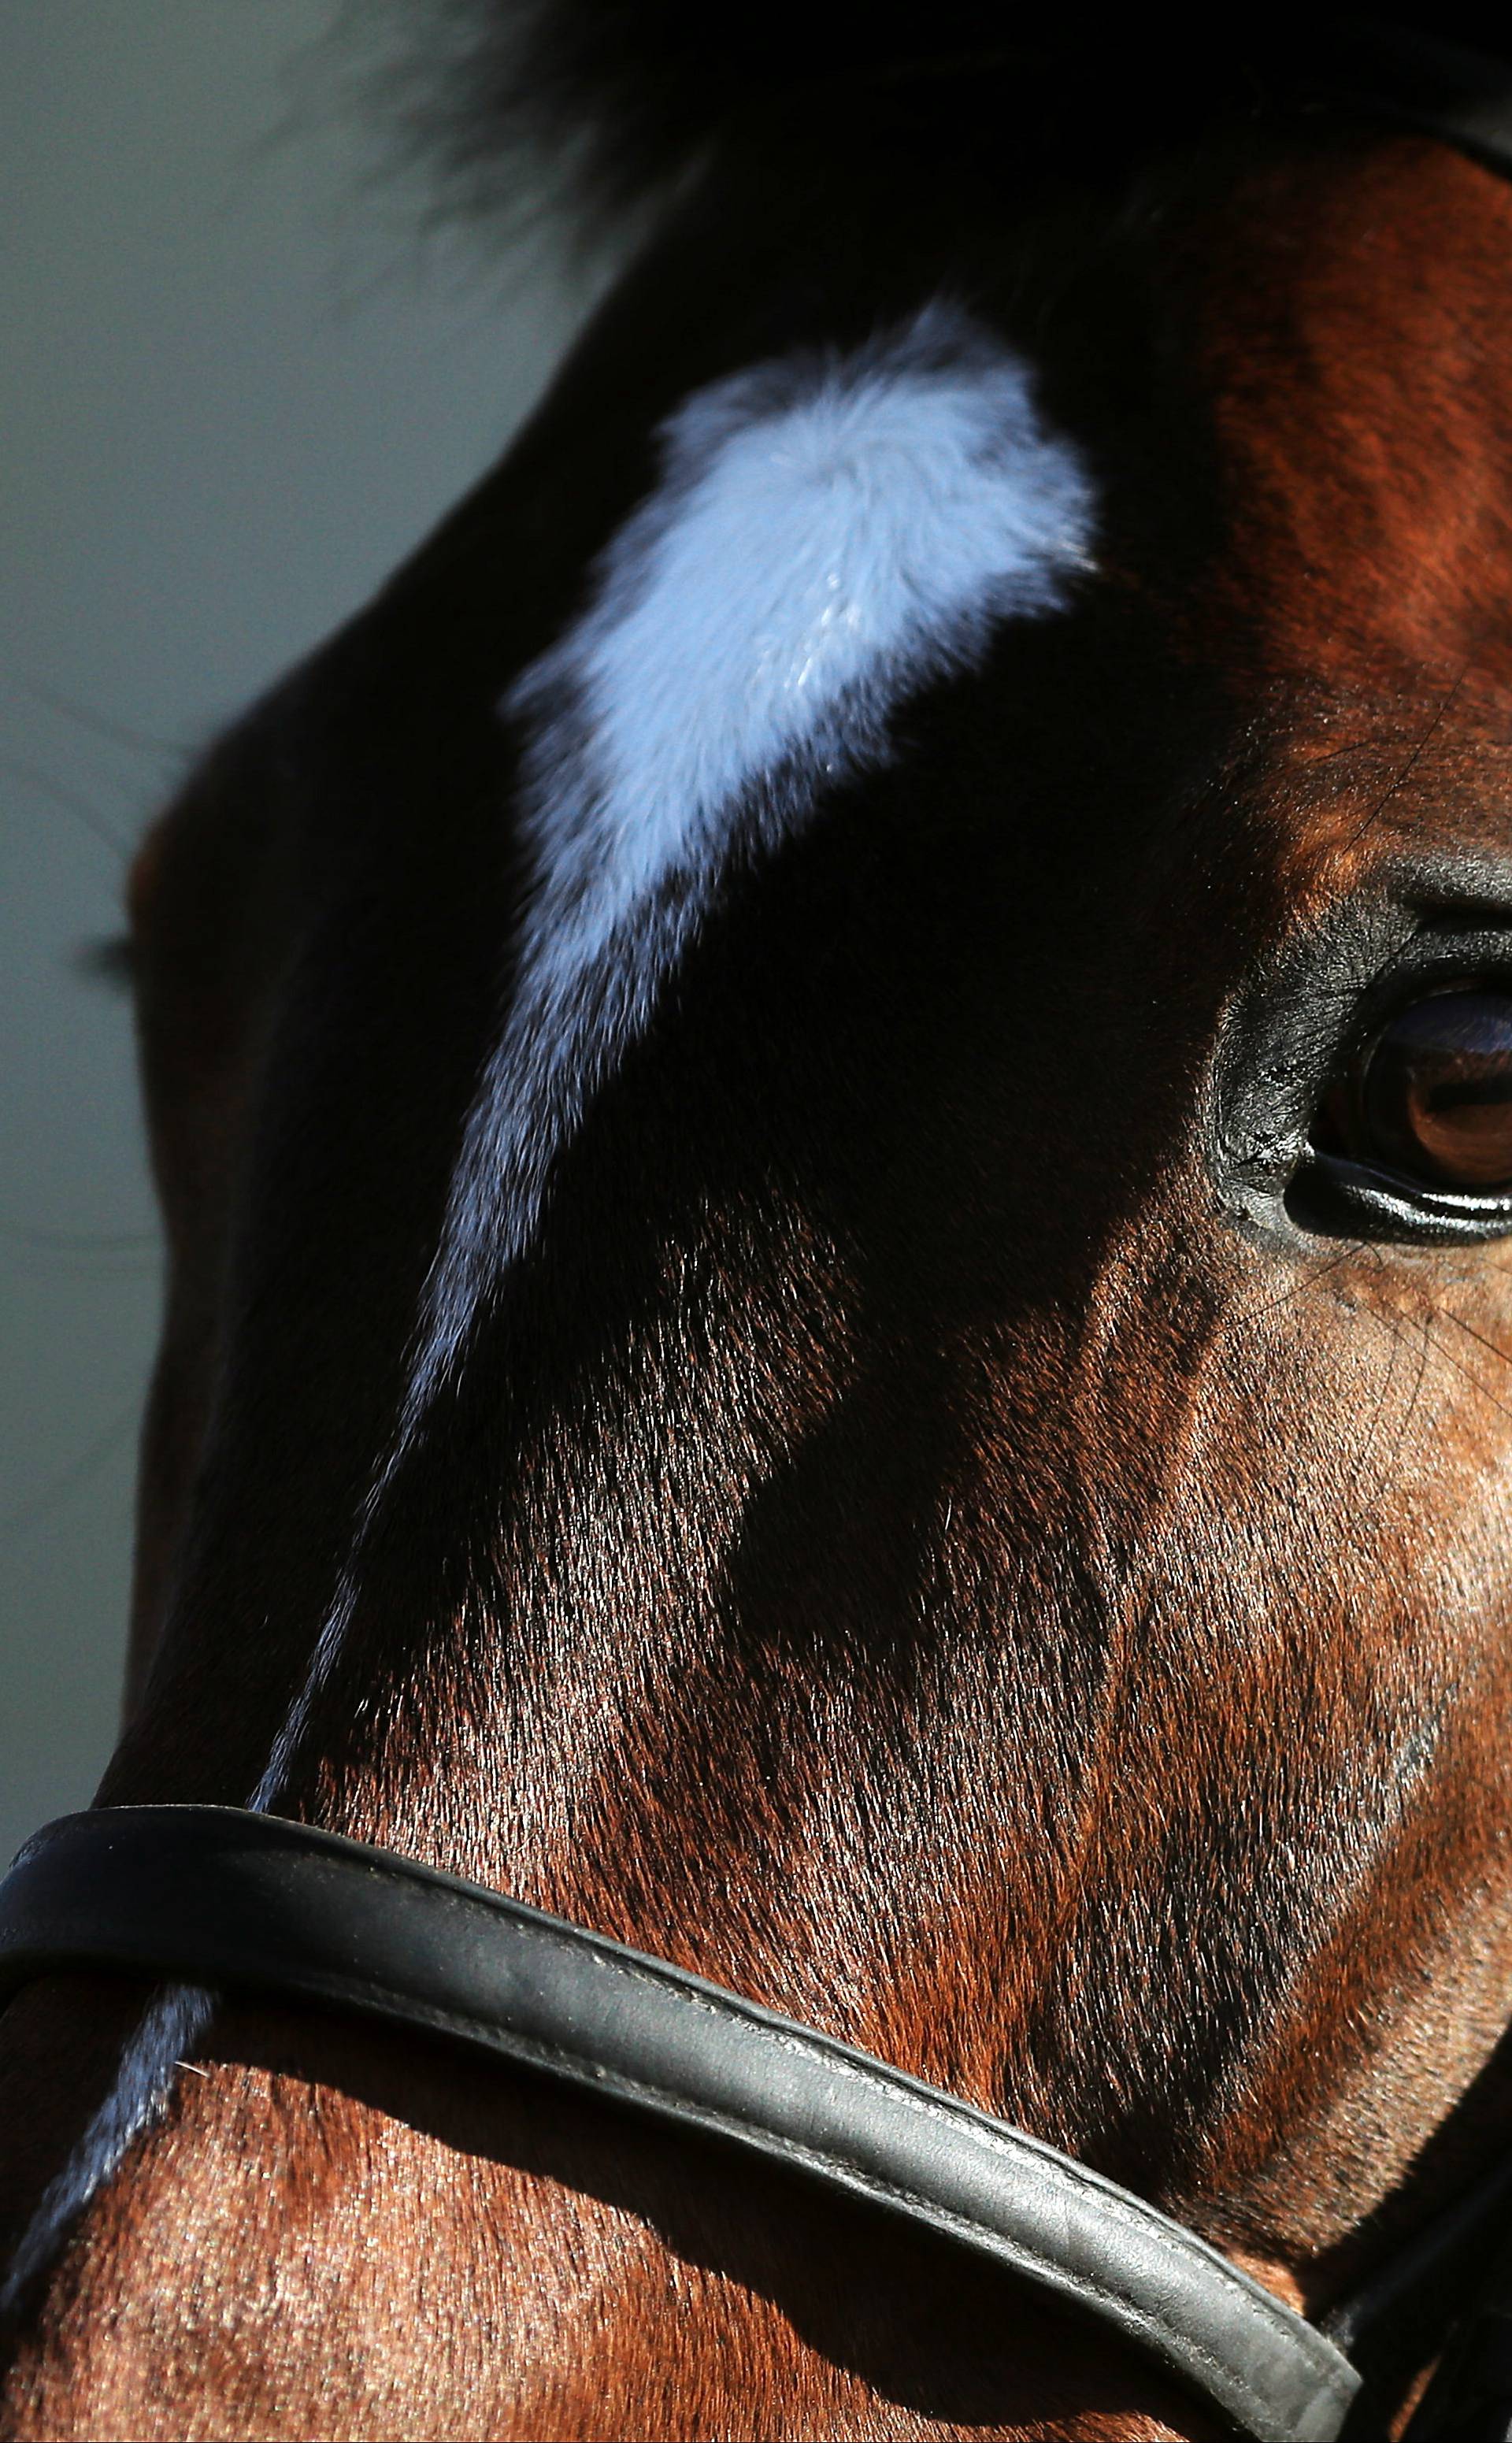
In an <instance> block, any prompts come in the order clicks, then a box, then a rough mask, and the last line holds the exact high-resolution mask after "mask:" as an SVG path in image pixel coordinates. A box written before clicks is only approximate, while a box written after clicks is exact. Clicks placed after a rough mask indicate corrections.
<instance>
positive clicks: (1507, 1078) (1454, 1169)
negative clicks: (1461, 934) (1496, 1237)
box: [1349, 986, 1512, 1196]
mask: <svg viewBox="0 0 1512 2443" xmlns="http://www.w3.org/2000/svg"><path fill="white" fill-rule="evenodd" d="M1350 1100H1351V1104H1352V1106H1353V1108H1352V1111H1351V1114H1350V1118H1351V1127H1350V1131H1349V1132H1350V1135H1351V1136H1352V1138H1353V1139H1354V1140H1355V1144H1354V1148H1353V1149H1354V1150H1355V1152H1356V1153H1357V1154H1358V1156H1359V1157H1360V1158H1361V1159H1362V1160H1363V1161H1366V1162H1371V1163H1376V1164H1379V1165H1381V1166H1384V1167H1386V1168H1387V1169H1391V1170H1395V1171H1401V1172H1403V1173H1405V1174H1406V1176H1407V1177H1408V1178H1410V1179H1422V1180H1428V1181H1430V1182H1432V1183H1433V1185H1436V1186H1440V1187H1449V1188H1457V1189H1458V1190H1459V1191H1460V1193H1461V1194H1462V1195H1466V1196H1487V1195H1491V1194H1493V1193H1494V1192H1495V1191H1496V1190H1497V1189H1499V1188H1503V1187H1507V1186H1512V991H1507V992H1497V991H1493V990H1491V989H1490V988H1489V987H1486V986H1482V987H1479V988H1465V989H1462V990H1458V991H1454V992H1443V993H1433V994H1430V995H1429V997H1428V998H1427V999H1426V1000H1423V1001H1413V1002H1412V1003H1411V1007H1409V1008H1407V1009H1404V1010H1401V1011H1399V1012H1398V1013H1397V1015H1396V1017H1395V1018H1393V1019H1392V1020H1391V1022H1390V1024H1389V1025H1387V1026H1385V1027H1383V1028H1382V1030H1381V1032H1380V1034H1379V1035H1378V1036H1377V1037H1376V1038H1375V1040H1374V1043H1373V1044H1372V1045H1371V1047H1370V1050H1369V1052H1368V1053H1367V1054H1366V1055H1365V1056H1364V1058H1363V1060H1362V1061H1361V1063H1360V1064H1359V1066H1358V1068H1357V1069H1356V1072H1355V1077H1354V1079H1353V1080H1352V1093H1351V1096H1350Z"/></svg>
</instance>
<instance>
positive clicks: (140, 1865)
mask: <svg viewBox="0 0 1512 2443" xmlns="http://www.w3.org/2000/svg"><path fill="white" fill-rule="evenodd" d="M86 1966H87V1967H103V1968H113V1969H130V1970H145V1971H148V1972H150V1973H153V1974H157V1975H162V1974H164V1973H166V1974H168V1975H175V1976H181V1977H184V1978H186V1979H189V1980H191V1981H192V1982H194V1983H195V1984H205V1985H209V1986H212V1987H214V1988H222V1987H224V1988H228V1989H230V1990H233V1991H235V1990H240V1991H243V1992H252V1993H276V1994H280V1995H283V1996H286V1997H288V1998H290V1999H292V2000H296V2001H301V2002H315V2003H324V2004H329V2005H333V2006H334V2007H336V2008H337V2009H340V2010H343V2011H358V2012H360V2013H361V2015H362V2016H363V2017H364V2018H369V2019H373V2018H376V2019H381V2020H385V2021H387V2022H389V2023H390V2024H392V2025H394V2026H396V2027H403V2028H413V2029H417V2030H423V2031H424V2032H425V2033H426V2034H428V2035H433V2036H440V2037H447V2038H450V2039H451V2040H452V2041H453V2042H455V2043H460V2044H463V2045H466V2046H468V2047H470V2048H472V2049H474V2050H477V2051H480V2052H485V2053H491V2054H494V2055H497V2056H499V2057H501V2058H502V2059H504V2060H505V2061H507V2062H511V2063H515V2064H519V2065H520V2066H524V2067H525V2068H526V2069H530V2070H536V2071H544V2072H545V2073H546V2075H547V2076H548V2077H550V2078H553V2079H561V2080H564V2081H566V2083H567V2084H568V2085H573V2086H578V2087H584V2088H587V2089H588V2090H589V2091H590V2092H591V2093H592V2094H594V2095H599V2096H603V2097H606V2098H608V2099H609V2100H610V2101H611V2102H613V2103H618V2104H626V2105H630V2106H633V2107H634V2108H635V2109H636V2110H637V2111H640V2112H649V2113H653V2114H655V2116H656V2117H657V2118H658V2119H659V2120H662V2121H668V2122H676V2123H678V2124H679V2125H680V2126H681V2127H684V2128H688V2129H692V2130H697V2131H700V2132H703V2133H705V2134H707V2135H709V2136H710V2137H711V2138H713V2139H715V2140H725V2141H728V2142H732V2143H733V2144H735V2145H737V2146H741V2147H745V2148H747V2149H749V2150H751V2151H752V2152H754V2153H756V2154H759V2155H765V2156H768V2157H770V2158H773V2159H775V2160H776V2161H778V2162H780V2163H785V2164H788V2165H790V2166H791V2167H793V2168H794V2169H795V2170H796V2171H798V2172H801V2173H803V2174H807V2175H809V2176H811V2177H818V2178H820V2179H821V2180H823V2181H824V2182H825V2183H826V2184H827V2185H828V2186H829V2187H832V2188H839V2189H845V2190H850V2191H852V2192H854V2193H855V2194H856V2195H859V2196H863V2197H867V2198H870V2199H871V2200H872V2201H873V2203H874V2204H876V2206H878V2207H881V2208H882V2209H884V2210H885V2211H886V2212H888V2213H894V2214H899V2215H902V2216H903V2217H905V2218H906V2219H907V2220H908V2221H910V2222H913V2223H919V2224H923V2225H924V2226H926V2227H927V2228H928V2229H930V2230H931V2231H936V2232H943V2233H945V2234H947V2235H948V2236H949V2237H950V2238H951V2239H954V2240H957V2241H960V2242H962V2243H964V2244H965V2245H966V2246H967V2247H968V2248H970V2249H973V2250H976V2251H977V2252H978V2253H979V2254H981V2255H984V2256H988V2257H992V2258H994V2259H996V2260H997V2261H998V2262H999V2263H1000V2264H1002V2265H1004V2266H1005V2267H1008V2268H1011V2270H1012V2271H1013V2272H1015V2273H1017V2274H1021V2275H1024V2276H1027V2278H1028V2279H1029V2280H1030V2281H1031V2282H1035V2283H1039V2284H1041V2285H1042V2287H1044V2288H1046V2289H1048V2290H1052V2291H1055V2292H1057V2293H1058V2294H1059V2295H1060V2297H1062V2298H1064V2299H1068V2300H1071V2301H1074V2302H1075V2303H1077V2304H1078V2305H1080V2306H1083V2307H1085V2308H1088V2309H1090V2310H1091V2311H1092V2313H1093V2314H1094V2315H1095V2316H1096V2317H1097V2320H1098V2321H1099V2323H1101V2324H1109V2325H1112V2326H1113V2327H1114V2328H1115V2330H1116V2331H1117V2332H1118V2333H1120V2334H1122V2335H1123V2336H1124V2338H1125V2339H1126V2340H1128V2341H1130V2342H1134V2343H1136V2344H1137V2345H1138V2346H1139V2347H1141V2348H1142V2349H1144V2350H1146V2351H1148V2352H1149V2353H1150V2354H1151V2355H1152V2357H1153V2358H1155V2359H1156V2360H1159V2361H1160V2362H1161V2364H1162V2365H1164V2366H1165V2367H1167V2368H1168V2369H1170V2370H1171V2372H1172V2373H1173V2374H1175V2375H1177V2376H1178V2377H1180V2378H1182V2379H1184V2380H1185V2381H1186V2382H1187V2383H1188V2384H1189V2385H1190V2386H1191V2387H1192V2388H1193V2389H1194V2390H1195V2391H1196V2392H1197V2393H1199V2394H1200V2395H1202V2396H1203V2397H1205V2398H1207V2399H1208V2400H1209V2401H1211V2402H1212V2403H1213V2404H1214V2405H1215V2406H1216V2407H1217V2408H1218V2409H1219V2410H1221V2411H1222V2412H1223V2413H1224V2415H1226V2417H1227V2418H1228V2420H1229V2421H1230V2423H1231V2424H1232V2425H1233V2426H1234V2428H1235V2429H1236V2430H1237V2431H1238V2433H1240V2434H1246V2435H1250V2436H1253V2437H1254V2438H1255V2443H1332V2437H1333V2436H1335V2435H1336V2434H1337V2432H1338V2429H1339V2426H1340V2424H1341V2422H1342V2420H1343V2417H1344V2415H1345V2412H1346V2410H1347V2409H1348V2407H1349V2403H1350V2400H1351V2398H1352V2397H1353V2395H1354V2393H1355V2388H1356V2385H1357V2383H1358V2378H1357V2377H1356V2375H1355V2370H1354V2369H1353V2367H1352V2366H1351V2365H1350V2363H1349V2361H1348V2360H1347V2359H1346V2358H1344V2357H1343V2356H1342V2354H1341V2353H1340V2352H1339V2351H1338V2350H1337V2349H1336V2348H1335V2347H1334V2345H1333V2343H1332V2342H1329V2341H1327V2340H1325V2338H1324V2337H1323V2335H1322V2334H1321V2333H1319V2332H1318V2331H1316V2330H1315V2329H1314V2327H1313V2326H1312V2325H1310V2324H1306V2323H1304V2322H1303V2320H1302V2318H1301V2317H1300V2316H1297V2315H1294V2314H1293V2312H1292V2310H1291V2309H1290V2308H1289V2307H1286V2306H1283V2305H1282V2303H1281V2301H1280V2300H1278V2299H1275V2298H1273V2297H1272V2296H1271V2294H1270V2292H1269V2291H1268V2290H1264V2289H1263V2288H1262V2287H1261V2286H1260V2285H1259V2284H1258V2283H1256V2282H1253V2281H1251V2280H1250V2278H1249V2276H1248V2275H1247V2274H1245V2273H1242V2272H1241V2271H1240V2270H1239V2268H1237V2267H1236V2266H1233V2265H1230V2264H1229V2263H1228V2261H1227V2259H1226V2257H1223V2256H1220V2255H1219V2254H1218V2252H1217V2250H1215V2249H1211V2248H1209V2247H1208V2245H1207V2243H1206V2241H1204V2240H1201V2239H1198V2238H1196V2237H1195V2236H1194V2235H1193V2234H1192V2233H1191V2232H1188V2231H1184V2230H1183V2229H1182V2228H1181V2225H1180V2224H1179V2223H1175V2222H1172V2221H1171V2219H1170V2218H1169V2216H1167V2215H1166V2214H1163V2213H1157V2212H1156V2210H1155V2208H1154V2207H1153V2206H1150V2205H1147V2204H1146V2203H1145V2202H1144V2200H1143V2199H1142V2198H1140V2197H1136V2196H1134V2195H1132V2194H1131V2193H1130V2192H1129V2191H1128V2190H1127V2189H1120V2188H1118V2187H1116V2185H1115V2184H1114V2183H1113V2182H1112V2181H1111V2180H1105V2179H1102V2178H1100V2177H1098V2175H1097V2173H1095V2172H1089V2171H1087V2170H1086V2169H1085V2168H1084V2167H1083V2166H1082V2165H1081V2164H1079V2163H1076V2162H1073V2161H1072V2160H1071V2158H1069V2157H1068V2156H1065V2155H1060V2154H1057V2152H1056V2151H1055V2149H1054V2148H1053V2147H1050V2146H1045V2145H1042V2144H1041V2142H1040V2141H1039V2140H1038V2139H1035V2138H1031V2137H1028V2136H1027V2135H1026V2134H1025V2133H1024V2132H1023V2130H1022V2129H1013V2128H1010V2127H1009V2126H1008V2125H1007V2124H1006V2123H1005V2122H1001V2121H995V2120H993V2119H992V2118H991V2116H990V2115H989V2114H987V2113H985V2112H979V2111H977V2110H976V2109H975V2107H974V2106H973V2105H971V2104H968V2103H962V2102H961V2101H960V2100H959V2098H957V2097H955V2096H952V2095H947V2094H944V2093H943V2092H942V2091H941V2090H940V2089H939V2088H937V2087H932V2086H926V2085H922V2084H921V2082H920V2081H919V2080H917V2079H913V2078H907V2077H905V2076H904V2075H903V2073H902V2072H901V2071H900V2070H895V2069H890V2068H888V2066H886V2064H885V2063H882V2062H879V2061H874V2060H873V2059H872V2058H871V2056H870V2055H869V2054H866V2053H861V2052H856V2051H854V2050H853V2049H852V2048H851V2047H850V2046H848V2045H842V2044H837V2043H836V2042H835V2041H834V2040H833V2039H832V2038H831V2037H828V2036H823V2035H821V2034H819V2033H817V2032H816V2031H815V2030H813V2029H811V2028H804V2027H801V2026H798V2025H797V2024H796V2023H795V2022H794V2021H792V2020H789V2019H782V2018H778V2017H776V2016H775V2015H774V2014H773V2013H772V2012H771V2011H764V2010H762V2009H760V2008H759V2007H758V2006H757V2005H756V2004H755V2003H754V2002H747V2001H743V2000H742V1999H741V1998H740V1997H739V1995H738V1994H734V1993H726V1992H724V1991H723V1989H722V1988H721V1987H719V1986H717V1985H710V1984H706V1983H705V1981H704V1979H703V1978H702V1977H701V1976H693V1975H690V1974H689V1973H688V1971H687V1970H686V1969H682V1968H675V1967H673V1966H672V1965H671V1964H670V1962H668V1961H667V1960H664V1959H651V1958H647V1957H645V1956H642V1955H641V1954H640V1953H639V1952H636V1951H627V1950H625V1949H624V1948H623V1947H622V1946H621V1945H620V1944H618V1943H616V1942H608V1941H605V1940H604V1938H602V1937H601V1936H600V1935H596V1934H588V1933H585V1932H584V1931H583V1929H582V1928H581V1926H576V1925H569V1924H568V1923H566V1921H565V1920H564V1919H561V1918H553V1917H545V1916H543V1915H542V1914H541V1912H540V1911H539V1910H536V1909H531V1908H525V1907H523V1906H522V1905H521V1903H520V1902H519V1901H511V1900H506V1899H504V1898H503V1897H502V1895H501V1894H499V1893H498V1892H490V1891H486V1890H484V1889H483V1888H482V1887H481V1886H480V1885H479V1884H476V1883H461V1882H459V1881H457V1880H456V1879H455V1878H454V1877H452V1876H451V1875H441V1874H435V1873H433V1871H432V1870H431V1869H430V1868H429V1867H426V1866H420V1865H416V1864H415V1863H414V1861H413V1860H411V1859H408V1858H400V1857H396V1856H394V1855H393V1854H392V1853H391V1852H390V1851H388V1850H384V1849H370V1848H365V1847H363V1846H360V1844H359V1843H357V1842H355V1841H345V1840H342V1839H341V1838H340V1837H339V1836H338V1835H336V1834H334V1833H330V1832H317V1831H313V1830H311V1829H310V1828H308V1827H307V1826H304V1825H302V1824H289V1823H286V1822H284V1821H283V1820H282V1819H281V1818H279V1817H276V1816H270V1815H252V1814H247V1813H244V1812H243V1811H242V1810H241V1809H237V1808H226V1807H119V1808H101V1809H95V1810H93V1811H92V1812H90V1813H88V1814H84V1815H65V1817H63V1819H62V1820H61V1821H60V1822H59V1823H56V1824H50V1825H48V1826H47V1827H46V1828H45V1829H44V1830H43V1831H41V1832H39V1833H37V1834H36V1835H35V1837H34V1838H33V1839H32V1840H30V1841H28V1844H27V1846H26V1847H25V1848H24V1849H23V1850H22V1851H21V1853H20V1855H19V1856H18V1858H17V1860H16V1862H15V1864H14V1865H13V1866H12V1868H11V1870H10V1873H9V1876H8V1877H7V1878H6V1881H5V1882H4V1883H3V1884H0V1993H9V1992H13V1991H14V1990H15V1988H16V1987H17V1986H19V1985H21V1984H23V1983H25V1982H26V1981H27V1980H28V1978H31V1977H33V1976H37V1975H42V1974H43V1973H44V1972H46V1971H47V1970H50V1969H58V1968H81V1967H86Z"/></svg>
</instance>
